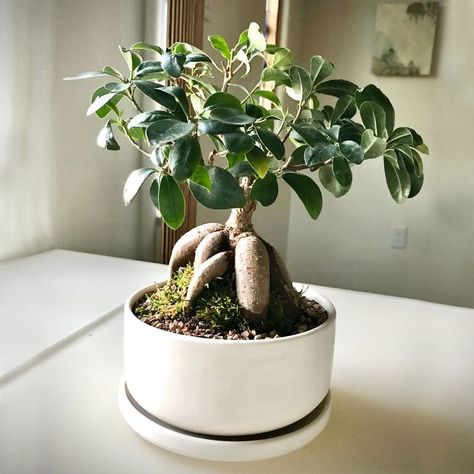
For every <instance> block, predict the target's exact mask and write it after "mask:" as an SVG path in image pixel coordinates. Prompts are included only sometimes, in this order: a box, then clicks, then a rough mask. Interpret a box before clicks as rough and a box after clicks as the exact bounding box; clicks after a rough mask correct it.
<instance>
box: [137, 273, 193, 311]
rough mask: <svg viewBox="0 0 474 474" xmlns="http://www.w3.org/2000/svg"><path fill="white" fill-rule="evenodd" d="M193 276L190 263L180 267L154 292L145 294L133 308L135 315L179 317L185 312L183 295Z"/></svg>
mask: <svg viewBox="0 0 474 474" xmlns="http://www.w3.org/2000/svg"><path fill="white" fill-rule="evenodd" d="M192 276H193V266H192V265H191V264H189V265H187V266H186V267H182V268H180V269H179V270H178V271H177V272H176V273H175V274H174V275H173V278H172V279H171V280H169V281H168V282H167V283H165V285H163V286H162V287H161V288H157V289H156V291H155V292H154V293H150V294H148V295H147V296H146V298H145V300H144V301H140V302H139V304H138V305H137V307H136V308H135V314H137V316H158V317H162V318H163V319H164V318H181V317H183V316H184V313H185V297H186V290H187V289H188V286H189V282H190V281H191V278H192Z"/></svg>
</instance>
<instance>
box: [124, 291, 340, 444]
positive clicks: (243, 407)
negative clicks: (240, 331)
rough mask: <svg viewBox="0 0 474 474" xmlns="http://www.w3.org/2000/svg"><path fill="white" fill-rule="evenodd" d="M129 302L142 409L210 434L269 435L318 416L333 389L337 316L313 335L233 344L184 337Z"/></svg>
mask: <svg viewBox="0 0 474 474" xmlns="http://www.w3.org/2000/svg"><path fill="white" fill-rule="evenodd" d="M154 288H155V285H151V286H149V287H147V288H144V289H142V290H140V291H138V292H136V293H135V294H133V295H132V296H131V297H130V298H129V299H128V300H127V302H126V303H125V328H124V343H125V346H124V364H125V383H126V385H127V389H128V391H129V392H130V394H131V395H132V397H133V398H134V399H135V400H136V402H137V403H138V404H139V405H141V407H142V408H143V409H144V410H146V411H147V412H149V413H150V414H152V415H154V416H155V417H157V418H159V419H160V420H162V421H164V422H166V423H169V424H170V425H172V426H174V427H177V428H180V429H183V430H187V431H190V432H194V433H201V434H210V435H250V434H255V433H265V432H268V431H271V430H275V429H278V428H282V427H285V426H287V425H289V424H291V423H294V422H296V421H298V420H300V419H301V418H303V417H305V416H306V415H308V414H309V413H310V412H312V411H313V410H314V409H315V408H316V407H317V406H318V405H319V404H320V403H321V401H322V400H323V399H324V397H325V396H326V395H327V393H328V391H329V383H330V378H331V370H332V360H333V350H334V334H335V316H336V312H335V309H334V306H333V305H332V304H331V302H330V301H329V300H328V299H326V298H325V297H324V296H322V295H320V294H317V293H316V292H314V291H311V290H308V292H307V293H306V296H307V297H309V298H312V299H315V300H317V301H318V302H319V303H320V304H321V305H322V306H324V308H325V309H326V311H327V312H328V315H329V317H328V320H327V321H326V322H325V323H323V324H322V325H321V326H319V327H317V328H314V329H312V330H310V331H307V332H304V333H301V334H298V335H294V336H288V337H282V338H277V339H263V340H255V341H254V340H248V341H245V340H244V341H228V340H216V339H204V338H198V337H193V336H183V335H179V334H174V333H171V332H168V331H163V330H161V329H158V328H155V327H152V326H150V325H148V324H145V323H144V322H142V321H140V320H139V319H138V318H137V317H136V316H135V315H134V314H133V312H132V307H133V306H134V304H135V303H136V302H137V301H138V299H139V298H141V297H142V296H143V295H144V294H145V293H147V292H149V291H153V290H154Z"/></svg>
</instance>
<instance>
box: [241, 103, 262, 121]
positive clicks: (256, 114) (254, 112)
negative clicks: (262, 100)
mask: <svg viewBox="0 0 474 474" xmlns="http://www.w3.org/2000/svg"><path fill="white" fill-rule="evenodd" d="M245 113H246V114H247V115H248V116H249V117H253V118H256V119H260V118H263V117H265V115H266V114H267V110H266V109H265V108H264V107H261V106H260V105H255V104H245Z"/></svg>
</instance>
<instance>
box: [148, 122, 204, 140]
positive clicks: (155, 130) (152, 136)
mask: <svg viewBox="0 0 474 474" xmlns="http://www.w3.org/2000/svg"><path fill="white" fill-rule="evenodd" d="M195 129H196V125H195V124H194V123H188V122H180V121H179V120H174V119H163V120H159V121H157V122H154V123H152V124H151V125H150V126H149V127H148V128H147V129H146V136H147V138H148V141H149V142H150V144H152V145H159V144H161V143H166V142H171V141H174V140H178V139H179V138H182V137H185V136H187V135H189V134H191V133H192V132H193V131H194V130H195Z"/></svg>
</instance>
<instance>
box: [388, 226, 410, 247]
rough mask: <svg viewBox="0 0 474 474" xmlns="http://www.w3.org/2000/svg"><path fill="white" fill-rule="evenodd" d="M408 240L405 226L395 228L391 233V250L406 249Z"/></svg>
mask: <svg viewBox="0 0 474 474" xmlns="http://www.w3.org/2000/svg"><path fill="white" fill-rule="evenodd" d="M407 238H408V227H407V226H405V225H399V226H395V227H394V228H393V233H392V248H394V249H406V248H407Z"/></svg>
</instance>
